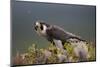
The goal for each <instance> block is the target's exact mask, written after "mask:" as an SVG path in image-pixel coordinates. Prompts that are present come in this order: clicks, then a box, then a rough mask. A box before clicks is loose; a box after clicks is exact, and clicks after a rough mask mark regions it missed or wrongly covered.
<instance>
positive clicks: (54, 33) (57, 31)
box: [34, 21, 88, 56]
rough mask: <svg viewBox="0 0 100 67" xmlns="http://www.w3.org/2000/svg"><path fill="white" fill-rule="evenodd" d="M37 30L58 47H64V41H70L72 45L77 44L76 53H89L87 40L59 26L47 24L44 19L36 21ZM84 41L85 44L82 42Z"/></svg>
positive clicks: (35, 27)
mask: <svg viewBox="0 0 100 67" xmlns="http://www.w3.org/2000/svg"><path fill="white" fill-rule="evenodd" d="M34 29H35V31H36V32H37V33H38V34H39V35H41V36H43V37H45V38H46V39H47V40H48V41H49V42H51V43H52V42H53V43H54V45H56V47H57V48H60V49H64V47H63V46H64V43H66V42H70V43H71V44H72V45H77V46H78V47H76V48H75V52H76V55H77V56H79V55H82V56H83V55H84V56H86V55H87V51H88V50H87V49H86V47H85V48H84V47H83V46H86V41H85V40H84V39H82V38H81V37H79V36H76V35H74V34H72V33H70V32H67V31H65V30H64V29H62V28H61V27H59V26H56V25H50V24H47V23H46V22H44V21H36V22H35V24H34ZM81 43H82V44H83V43H84V45H82V44H81Z"/></svg>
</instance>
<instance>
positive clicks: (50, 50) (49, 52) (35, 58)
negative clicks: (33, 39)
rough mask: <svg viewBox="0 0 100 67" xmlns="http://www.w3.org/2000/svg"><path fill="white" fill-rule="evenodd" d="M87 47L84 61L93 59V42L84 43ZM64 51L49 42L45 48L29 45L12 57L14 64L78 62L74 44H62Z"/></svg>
mask: <svg viewBox="0 0 100 67" xmlns="http://www.w3.org/2000/svg"><path fill="white" fill-rule="evenodd" d="M86 46H87V48H88V57H87V60H86V61H95V60H96V56H95V46H94V45H93V44H86ZM64 48H65V49H64V50H65V52H66V53H64V52H63V51H61V50H60V49H59V48H56V47H55V46H54V45H53V44H50V45H49V46H48V47H47V48H45V49H38V48H37V47H36V45H35V44H33V45H32V46H30V47H29V48H28V49H27V51H26V53H17V54H16V56H15V57H14V58H13V64H14V65H26V64H49V63H63V62H65V63H67V62H79V61H80V58H79V57H77V56H76V55H75V53H74V46H72V45H71V44H69V43H65V44H64Z"/></svg>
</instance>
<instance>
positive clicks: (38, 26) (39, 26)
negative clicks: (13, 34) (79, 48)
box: [34, 21, 49, 36]
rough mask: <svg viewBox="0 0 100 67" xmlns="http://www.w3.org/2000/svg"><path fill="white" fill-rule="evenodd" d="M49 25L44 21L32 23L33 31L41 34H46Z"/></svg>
mask: <svg viewBox="0 0 100 67" xmlns="http://www.w3.org/2000/svg"><path fill="white" fill-rule="evenodd" d="M48 27H49V25H48V24H46V23H45V22H44V21H36V22H35V24H34V29H35V31H36V32H37V33H38V34H39V35H42V36H45V35H46V30H47V28H48Z"/></svg>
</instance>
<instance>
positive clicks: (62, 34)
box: [46, 26, 82, 41]
mask: <svg viewBox="0 0 100 67" xmlns="http://www.w3.org/2000/svg"><path fill="white" fill-rule="evenodd" d="M46 31H47V34H48V35H49V37H51V38H55V39H57V40H63V41H66V40H68V39H78V40H82V39H81V38H80V37H79V36H76V35H74V34H72V33H69V32H66V31H64V30H63V29H62V28H60V27H58V26H52V27H50V28H49V29H47V30H46Z"/></svg>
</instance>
